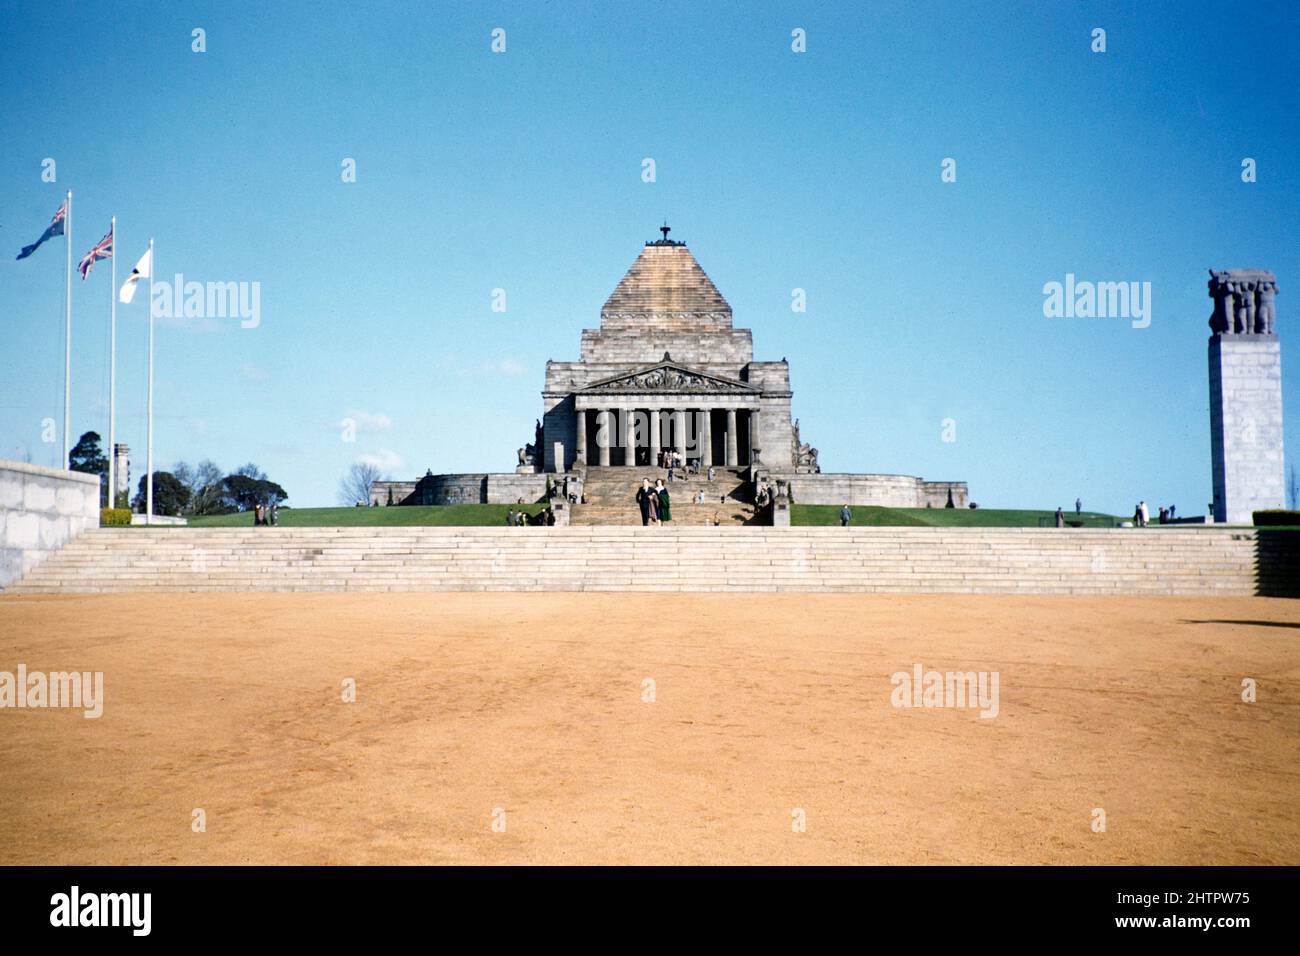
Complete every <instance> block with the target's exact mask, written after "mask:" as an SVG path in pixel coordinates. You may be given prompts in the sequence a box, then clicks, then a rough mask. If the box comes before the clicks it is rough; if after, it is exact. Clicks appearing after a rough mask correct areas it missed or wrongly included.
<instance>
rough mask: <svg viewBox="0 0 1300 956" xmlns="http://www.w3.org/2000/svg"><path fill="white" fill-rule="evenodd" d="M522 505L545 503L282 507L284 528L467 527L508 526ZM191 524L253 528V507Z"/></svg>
mask: <svg viewBox="0 0 1300 956" xmlns="http://www.w3.org/2000/svg"><path fill="white" fill-rule="evenodd" d="M512 508H513V509H514V510H515V511H519V510H520V509H522V510H524V511H526V512H528V513H529V514H530V515H536V514H537V513H538V512H540V511H542V510H544V508H545V505H540V504H529V505H437V506H430V507H421V506H416V505H406V506H402V507H392V508H281V509H280V526H281V527H283V528H355V527H399V526H402V525H440V526H456V527H465V526H472V525H484V526H486V525H500V526H501V527H505V523H506V512H508V511H510V510H511V509H512ZM189 525H190V527H191V528H251V527H252V526H253V514H252V512H251V511H246V512H242V513H240V514H230V515H203V516H200V517H197V518H190V519H189Z"/></svg>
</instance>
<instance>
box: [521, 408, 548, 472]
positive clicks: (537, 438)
mask: <svg viewBox="0 0 1300 956" xmlns="http://www.w3.org/2000/svg"><path fill="white" fill-rule="evenodd" d="M518 455H519V467H518V468H516V469H515V470H516V471H517V472H519V473H527V472H529V471H540V470H541V467H540V466H541V462H542V422H541V420H540V419H538V420H537V422H536V425H535V426H534V428H533V440H532V441H531V442H528V443H527V444H525V445H524V447H523V448H520V449H519V451H518Z"/></svg>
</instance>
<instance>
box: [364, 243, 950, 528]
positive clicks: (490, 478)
mask: <svg viewBox="0 0 1300 956" xmlns="http://www.w3.org/2000/svg"><path fill="white" fill-rule="evenodd" d="M660 231H661V232H662V233H663V237H662V238H660V239H656V240H654V241H652V242H647V243H646V244H645V247H644V248H643V249H642V250H641V254H640V255H639V256H638V257H637V259H636V261H635V262H634V263H632V267H631V268H630V269H628V271H627V274H626V275H625V276H623V279H622V281H621V282H619V284H618V286H617V287H616V288H615V289H614V291H613V293H612V294H611V295H610V297H609V299H608V300H606V302H605V305H604V307H603V308H602V309H601V311H600V327H599V328H596V329H584V330H583V332H582V340H581V344H580V347H579V357H578V360H577V361H573V362H566V361H549V362H547V363H546V380H545V384H544V386H543V389H542V416H541V418H540V419H539V420H538V422H537V424H536V428H535V433H534V436H533V440H532V441H531V442H529V443H527V444H526V445H525V446H524V447H523V448H520V449H519V450H518V452H517V456H516V457H517V464H516V467H515V470H514V471H513V472H509V473H480V474H451V475H439V474H434V473H433V472H432V470H430V471H429V473H427V474H426V475H425V476H424V477H423V478H422V479H420V480H419V481H405V482H377V483H376V484H375V486H374V490H373V491H372V498H373V500H374V503H376V504H379V505H386V504H390V503H391V504H434V505H437V504H455V503H462V502H493V503H502V504H505V503H511V504H513V503H516V502H519V501H523V502H535V501H539V500H542V499H543V498H544V497H546V496H547V494H548V488H552V489H553V488H555V487H557V486H559V485H563V486H564V487H565V488H567V489H583V488H588V489H590V488H594V487H596V486H597V484H599V483H600V482H597V481H596V480H595V479H600V480H601V482H605V483H608V482H611V481H617V483H618V487H621V488H623V489H625V490H626V495H627V504H626V511H627V518H628V520H629V522H630V521H632V519H633V518H634V517H635V515H636V509H635V507H634V506H633V505H632V502H631V495H632V489H633V487H634V485H635V484H636V483H638V482H639V480H640V478H641V477H643V476H646V477H652V478H653V477H654V476H655V475H656V473H657V472H656V469H657V467H658V465H659V464H660V462H661V461H662V460H663V459H662V454H663V452H665V451H675V452H678V453H680V455H681V456H682V458H683V459H685V460H686V461H687V462H688V463H689V464H690V465H691V466H692V467H693V468H694V469H697V470H698V471H699V472H701V473H705V474H707V471H708V469H710V468H713V469H714V473H715V476H721V475H723V473H725V474H726V475H730V476H732V477H734V479H735V484H734V486H733V489H734V496H735V498H736V499H737V500H744V499H745V497H746V495H747V494H752V490H753V488H754V486H756V484H757V483H758V482H759V481H763V482H765V483H768V484H769V485H770V486H771V487H773V488H775V487H777V486H778V485H779V486H780V487H781V488H782V489H783V490H785V491H788V493H789V497H790V498H791V499H792V500H793V501H796V502H799V503H801V504H833V505H841V504H845V503H847V504H850V505H886V506H892V507H904V508H917V507H926V506H931V507H936V508H942V507H945V506H948V505H949V504H951V506H953V507H958V508H962V507H966V505H967V488H966V484H965V483H964V482H960V481H922V480H921V479H920V478H916V477H912V476H908V475H873V474H829V473H826V472H823V471H822V469H821V464H820V462H819V456H818V451H817V449H815V448H813V447H812V446H811V445H810V444H809V443H806V442H804V441H803V440H802V438H801V436H800V433H799V423H798V420H797V419H795V418H793V417H792V413H791V399H792V397H793V392H792V390H791V386H790V363H789V362H788V361H787V360H786V359H784V358H782V359H780V360H778V361H758V360H755V358H754V341H753V333H752V332H751V330H749V329H746V328H736V327H735V326H734V324H733V322H732V314H731V306H730V305H729V304H728V303H727V300H726V299H725V298H723V296H722V293H720V292H719V291H718V289H717V287H716V286H714V284H713V282H712V280H711V279H710V278H709V277H708V275H707V274H706V273H705V272H704V270H703V269H702V268H700V265H699V263H698V262H696V261H695V257H694V256H693V255H691V252H690V250H689V249H688V248H687V247H686V244H685V243H684V242H679V241H677V240H674V239H670V238H669V237H668V234H669V232H670V229H669V228H668V227H667V226H665V227H664V228H663V229H662V230H660ZM607 469H608V471H606V470H607ZM633 469H635V472H634V471H633ZM719 480H722V481H726V480H729V479H727V478H725V477H720V478H719ZM608 487H610V488H611V489H612V488H613V487H614V486H613V485H608ZM679 491H680V492H682V493H691V492H693V491H694V489H693V488H691V487H689V482H688V484H687V486H679ZM582 496H583V495H582V494H579V495H578V497H579V500H581V497H582ZM750 500H752V497H751V499H750ZM676 507H677V506H676V505H674V508H676ZM581 511H582V507H581V505H580V506H579V507H577V508H575V509H574V513H573V520H574V522H575V523H582V522H581V518H582V515H581Z"/></svg>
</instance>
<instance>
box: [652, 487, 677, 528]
mask: <svg viewBox="0 0 1300 956" xmlns="http://www.w3.org/2000/svg"><path fill="white" fill-rule="evenodd" d="M655 494H657V495H658V496H659V520H660V521H662V522H664V523H665V524H667V523H668V522H669V521H672V520H673V514H672V511H670V510H669V507H668V489H667V488H665V487H664V480H663V479H662V478H660V479H659V480H658V481H656V482H655Z"/></svg>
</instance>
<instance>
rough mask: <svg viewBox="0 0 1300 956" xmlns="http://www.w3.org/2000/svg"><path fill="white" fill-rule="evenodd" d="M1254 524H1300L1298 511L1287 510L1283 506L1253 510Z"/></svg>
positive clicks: (1262, 525)
mask: <svg viewBox="0 0 1300 956" xmlns="http://www.w3.org/2000/svg"><path fill="white" fill-rule="evenodd" d="M1254 519H1255V526H1256V527H1257V528H1260V527H1268V526H1270V525H1282V524H1288V525H1300V511H1288V510H1287V509H1285V508H1268V509H1266V510H1264V511H1256V512H1254Z"/></svg>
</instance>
